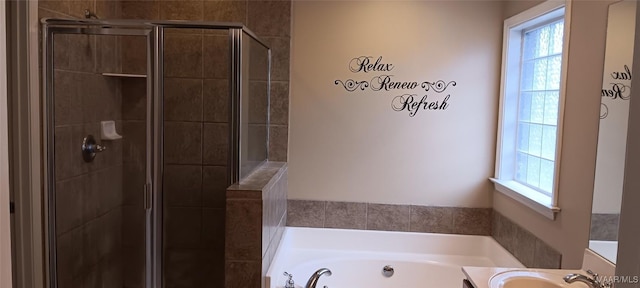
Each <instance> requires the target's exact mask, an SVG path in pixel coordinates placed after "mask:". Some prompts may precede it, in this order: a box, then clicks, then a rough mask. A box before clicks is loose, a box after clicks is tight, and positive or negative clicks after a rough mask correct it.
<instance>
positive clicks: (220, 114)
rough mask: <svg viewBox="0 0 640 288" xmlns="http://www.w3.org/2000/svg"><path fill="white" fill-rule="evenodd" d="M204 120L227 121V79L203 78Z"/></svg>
mask: <svg viewBox="0 0 640 288" xmlns="http://www.w3.org/2000/svg"><path fill="white" fill-rule="evenodd" d="M203 95H204V105H203V106H204V107H203V109H204V121H205V122H222V123H227V122H229V80H227V79H205V80H204V92H203Z"/></svg>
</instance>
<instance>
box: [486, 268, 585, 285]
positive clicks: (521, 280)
mask: <svg viewBox="0 0 640 288" xmlns="http://www.w3.org/2000/svg"><path fill="white" fill-rule="evenodd" d="M565 275H567V273H565V272H555V271H553V272H552V271H549V270H545V271H541V270H510V271H505V272H501V273H498V274H496V275H493V276H492V277H491V278H490V279H489V287H490V288H518V287H527V288H587V287H589V286H587V285H586V284H584V283H572V284H568V283H566V282H564V280H563V279H562V278H563V277H564V276H565Z"/></svg>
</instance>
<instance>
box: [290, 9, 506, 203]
mask: <svg viewBox="0 0 640 288" xmlns="http://www.w3.org/2000/svg"><path fill="white" fill-rule="evenodd" d="M292 17H293V20H292V23H293V24H292V50H291V79H292V80H291V111H290V113H291V114H290V115H291V122H290V135H291V136H290V146H289V147H290V150H289V166H290V170H289V171H290V175H289V177H290V178H289V179H290V180H289V183H290V187H289V198H290V199H309V200H330V201H353V202H373V203H392V204H419V205H435V206H464V207H490V206H491V191H492V186H491V185H490V184H489V183H490V182H489V180H488V178H489V177H491V176H492V174H493V170H494V153H495V152H494V151H495V132H496V121H497V106H498V88H499V86H498V85H499V74H500V55H501V52H500V51H501V40H502V39H501V34H502V32H501V31H502V29H501V28H502V18H501V17H502V4H501V2H497V1H494V2H482V1H479V2H468V1H439V2H436V1H410V2H409V1H407V2H404V1H295V2H294V4H293V14H292ZM328 19H331V20H330V21H327V20H328ZM319 23H321V24H319ZM359 56H372V57H373V61H375V59H377V58H378V57H379V56H382V57H383V62H384V63H391V64H393V65H394V68H393V70H392V71H390V72H368V73H363V72H358V73H352V72H351V71H349V68H348V67H349V66H348V64H349V62H350V60H351V59H352V58H355V57H359ZM384 74H390V75H393V77H394V80H396V81H419V83H420V82H422V81H436V80H444V81H447V82H448V81H456V82H457V85H456V86H455V87H453V86H450V87H449V88H447V90H446V91H445V92H444V93H442V94H438V93H433V91H428V92H425V91H424V90H422V89H419V88H418V89H401V90H395V91H389V92H381V91H377V92H376V91H371V90H370V89H366V90H365V91H361V90H356V91H355V92H347V91H346V90H345V89H344V88H342V87H340V86H337V85H334V81H335V80H343V81H345V80H347V79H354V80H371V79H372V77H374V76H379V75H384ZM406 93H409V94H416V95H417V96H418V97H420V98H421V97H422V96H423V95H425V94H426V95H428V97H429V98H428V99H433V100H442V99H443V98H444V97H445V96H446V95H447V94H450V95H451V96H450V99H449V101H448V104H449V107H448V108H447V109H446V110H443V111H427V110H420V111H418V112H417V114H416V115H415V116H414V117H410V116H409V113H408V112H407V111H399V112H396V111H394V110H392V107H391V103H392V99H393V98H394V96H398V95H403V94H406Z"/></svg>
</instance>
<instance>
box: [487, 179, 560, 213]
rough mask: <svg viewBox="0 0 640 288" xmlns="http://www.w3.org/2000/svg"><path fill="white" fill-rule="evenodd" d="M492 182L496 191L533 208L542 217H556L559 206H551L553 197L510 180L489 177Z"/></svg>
mask: <svg viewBox="0 0 640 288" xmlns="http://www.w3.org/2000/svg"><path fill="white" fill-rule="evenodd" d="M489 180H491V182H493V184H494V186H495V189H496V191H498V192H500V193H502V194H504V195H506V196H508V197H509V198H511V199H513V200H516V201H518V202H520V203H522V204H523V205H525V206H527V207H529V208H531V209H533V211H536V212H538V213H540V214H542V215H543V216H544V217H547V218H549V219H551V220H555V219H556V215H557V214H558V212H560V208H558V207H556V206H553V199H551V197H549V196H546V195H542V194H540V192H537V191H535V190H533V189H531V188H529V187H527V186H525V185H522V184H520V183H518V182H515V181H512V180H500V179H495V178H490V179H489Z"/></svg>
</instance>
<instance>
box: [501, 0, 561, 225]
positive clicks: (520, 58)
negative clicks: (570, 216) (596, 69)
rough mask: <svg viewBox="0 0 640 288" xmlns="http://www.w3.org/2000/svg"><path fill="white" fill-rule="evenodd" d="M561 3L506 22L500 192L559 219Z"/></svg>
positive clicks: (544, 4)
mask: <svg viewBox="0 0 640 288" xmlns="http://www.w3.org/2000/svg"><path fill="white" fill-rule="evenodd" d="M564 16H565V9H564V7H563V5H562V3H558V2H556V1H549V2H545V3H543V4H541V5H539V6H536V7H534V8H532V9H530V10H527V11H525V12H523V13H521V14H518V15H516V16H514V17H512V18H509V19H507V20H506V21H505V30H504V47H503V49H504V54H503V69H502V83H501V99H500V117H499V118H500V123H499V129H498V132H499V135H498V148H497V161H496V178H493V179H491V180H492V181H493V182H494V183H495V186H496V190H497V191H499V192H501V193H504V194H505V195H507V196H509V197H511V198H514V199H515V200H517V201H519V202H521V203H523V204H525V205H527V206H529V207H531V208H532V209H534V210H536V211H538V212H540V213H541V214H543V215H545V216H547V217H549V218H551V219H555V214H556V213H557V212H558V211H559V210H560V209H559V208H558V207H556V199H557V197H556V193H555V192H556V188H555V187H556V178H557V177H556V175H557V171H558V162H557V161H556V159H557V155H558V151H559V149H558V147H559V141H558V140H559V137H558V135H559V132H560V129H559V128H558V127H560V125H559V124H560V121H561V115H562V113H561V108H562V99H563V96H562V95H563V84H562V79H563V78H564V77H563V71H564V70H565V69H564V68H563V67H564V65H565V64H564V63H566V61H563V58H565V57H563V54H564V51H565V47H566V45H565V43H564V41H563V40H564V39H565V37H566V32H565V30H566V29H565V26H564V19H565V17H564Z"/></svg>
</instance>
